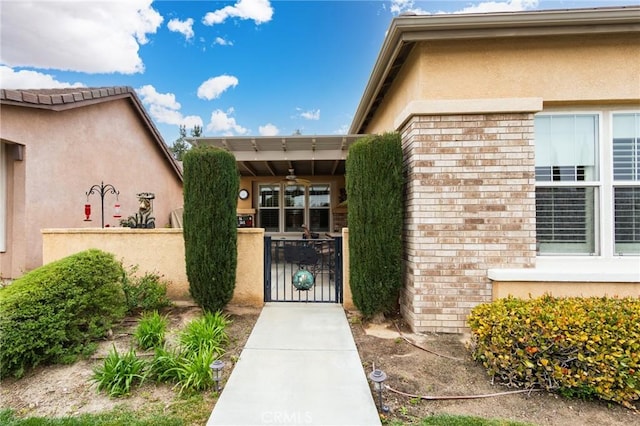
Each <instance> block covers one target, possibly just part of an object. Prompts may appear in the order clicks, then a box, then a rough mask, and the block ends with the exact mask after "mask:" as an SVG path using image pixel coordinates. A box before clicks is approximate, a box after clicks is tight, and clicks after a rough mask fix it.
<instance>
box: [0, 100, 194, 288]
mask: <svg viewBox="0 0 640 426" xmlns="http://www.w3.org/2000/svg"><path fill="white" fill-rule="evenodd" d="M1 137H2V139H3V141H7V142H12V143H19V144H22V145H24V146H25V149H24V159H23V161H20V162H15V163H14V164H15V165H16V166H17V167H18V168H23V172H24V174H23V175H20V174H18V175H17V179H14V180H13V181H12V185H13V186H12V188H10V190H11V191H12V194H13V198H11V199H9V201H8V204H9V205H10V206H12V208H13V210H14V212H18V211H23V212H24V214H22V215H21V216H18V217H15V216H14V217H13V218H12V226H11V229H8V232H9V233H10V235H9V237H8V238H9V239H10V241H8V242H9V243H10V246H9V247H11V250H10V251H8V252H7V253H3V254H1V255H0V256H2V257H10V256H13V255H14V253H15V254H16V255H18V256H19V254H20V253H22V252H23V253H25V255H24V260H20V259H19V258H18V259H9V260H7V261H5V259H3V260H2V262H1V265H2V270H0V273H1V274H2V276H4V277H16V276H19V275H21V274H22V273H24V272H25V271H28V270H30V269H33V268H35V267H38V266H40V265H41V264H42V237H41V235H40V230H41V229H44V228H90V227H100V208H101V206H100V197H99V195H95V194H94V195H92V196H90V197H89V204H91V205H92V222H84V221H83V220H84V214H83V212H84V204H85V203H86V202H87V197H86V195H85V193H86V192H87V191H88V190H89V188H90V187H91V186H92V185H94V184H98V185H99V184H100V183H101V182H104V183H105V184H112V185H114V186H115V187H116V189H117V190H119V191H120V195H119V204H120V205H121V211H122V216H123V217H125V218H126V217H127V216H129V215H132V214H134V213H135V212H136V211H137V210H138V201H137V197H136V194H137V193H140V192H153V193H155V196H156V199H155V200H154V216H155V218H156V227H164V226H166V225H167V224H168V223H169V213H170V212H171V210H173V209H176V208H179V207H181V206H182V204H183V203H182V182H181V180H180V178H179V176H178V175H177V174H176V173H175V171H174V170H173V169H172V168H171V166H170V164H169V162H168V160H167V159H166V157H164V156H163V154H162V152H161V150H160V148H159V147H158V146H157V144H156V142H155V140H154V139H153V138H152V134H151V133H150V131H149V129H148V128H147V127H144V126H143V123H142V121H141V118H140V116H139V114H138V112H137V111H136V110H135V109H134V107H133V105H132V104H131V101H130V100H129V99H119V100H114V101H108V102H102V103H96V104H94V105H90V106H84V107H81V108H74V109H70V110H66V111H60V112H55V111H49V110H41V109H37V108H23V107H16V106H11V105H3V106H2V124H1ZM115 203H116V199H115V196H114V195H112V194H107V195H106V197H105V223H106V224H108V225H111V226H116V225H118V219H116V218H114V217H113V214H114V211H113V207H114V204H115ZM7 268H8V269H7Z"/></svg>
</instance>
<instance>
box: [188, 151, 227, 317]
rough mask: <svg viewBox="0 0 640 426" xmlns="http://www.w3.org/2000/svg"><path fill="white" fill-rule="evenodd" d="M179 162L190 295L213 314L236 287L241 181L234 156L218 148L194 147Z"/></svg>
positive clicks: (222, 305)
mask: <svg viewBox="0 0 640 426" xmlns="http://www.w3.org/2000/svg"><path fill="white" fill-rule="evenodd" d="M183 160H184V214H183V231H184V245H185V259H186V269H187V277H188V279H189V292H190V293H191V296H192V297H193V298H194V300H195V301H196V303H198V304H199V305H200V306H201V307H202V308H203V309H204V310H206V311H211V312H215V311H218V310H221V309H222V308H224V306H225V305H226V304H227V303H229V301H230V300H231V298H232V297H233V291H234V289H235V285H236V266H237V263H238V249H237V246H238V242H237V236H238V230H237V224H238V223H237V218H236V206H237V202H238V189H239V187H240V176H239V175H238V170H237V167H236V159H235V157H234V156H233V154H231V153H230V152H228V151H225V150H223V149H219V148H214V147H196V148H193V149H191V150H189V151H187V152H186V153H185V154H184V157H183Z"/></svg>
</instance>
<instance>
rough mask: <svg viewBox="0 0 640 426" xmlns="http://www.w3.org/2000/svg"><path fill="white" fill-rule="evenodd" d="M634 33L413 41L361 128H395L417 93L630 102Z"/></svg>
mask: <svg viewBox="0 0 640 426" xmlns="http://www.w3.org/2000/svg"><path fill="white" fill-rule="evenodd" d="M638 75H640V39H638V37H634V36H630V35H629V34H601V35H597V36H589V35H581V36H568V37H559V36H555V37H546V38H545V37H537V38H517V39H512V38H510V39H489V40H487V39H480V40H432V41H423V42H420V43H417V44H416V46H415V47H414V48H413V51H412V52H411V55H410V57H409V59H408V60H407V62H406V63H405V65H404V68H403V70H402V71H401V72H400V74H399V75H398V77H397V78H396V79H395V82H394V84H393V86H392V88H391V89H390V90H389V92H388V94H387V95H386V97H385V99H384V101H383V102H382V104H381V106H380V107H379V109H378V112H377V114H376V115H375V117H374V119H373V120H372V122H371V124H370V125H369V127H368V128H367V133H382V132H384V131H389V130H394V129H397V127H398V126H397V125H396V124H395V122H396V120H398V119H399V117H400V116H401V115H402V112H403V111H404V110H405V109H406V107H407V105H409V104H410V103H411V102H414V101H422V100H430V101H436V100H469V99H501V98H531V97H534V98H541V99H543V100H544V104H545V106H548V105H566V104H577V105H590V104H594V103H606V104H610V103H618V104H624V103H636V104H637V102H638V99H640V84H638Z"/></svg>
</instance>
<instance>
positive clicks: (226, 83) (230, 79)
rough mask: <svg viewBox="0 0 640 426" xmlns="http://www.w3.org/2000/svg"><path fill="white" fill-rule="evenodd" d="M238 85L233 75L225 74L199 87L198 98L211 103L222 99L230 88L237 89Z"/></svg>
mask: <svg viewBox="0 0 640 426" xmlns="http://www.w3.org/2000/svg"><path fill="white" fill-rule="evenodd" d="M237 85H238V79H237V78H236V77H234V76H232V75H226V74H223V75H219V76H217V77H212V78H210V79H209V80H207V81H205V82H204V83H202V84H201V85H200V87H198V97H199V98H200V99H206V100H208V101H210V100H211V99H216V98H218V97H220V95H222V93H223V92H224V91H225V90H227V89H228V88H229V87H236V86H237Z"/></svg>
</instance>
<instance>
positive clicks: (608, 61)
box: [364, 34, 640, 333]
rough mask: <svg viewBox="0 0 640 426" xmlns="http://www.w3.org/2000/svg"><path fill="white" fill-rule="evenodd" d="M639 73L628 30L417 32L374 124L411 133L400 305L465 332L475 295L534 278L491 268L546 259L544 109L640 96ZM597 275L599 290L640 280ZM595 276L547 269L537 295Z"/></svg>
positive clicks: (412, 314)
mask: <svg viewBox="0 0 640 426" xmlns="http://www.w3.org/2000/svg"><path fill="white" fill-rule="evenodd" d="M638 75H640V39H638V38H637V37H632V36H630V35H629V34H600V35H597V36H591V35H582V36H573V35H571V36H554V37H537V38H528V37H523V38H508V39H491V38H489V39H482V40H480V39H478V40H468V39H464V40H429V41H421V42H417V43H416V45H415V46H414V48H413V50H412V51H411V53H410V55H409V57H408V58H407V60H406V61H405V62H404V64H403V68H402V69H401V70H400V72H399V73H398V75H397V76H396V77H395V79H394V82H393V84H392V85H391V87H390V88H389V90H388V92H387V93H386V95H385V97H384V99H383V100H382V102H381V103H380V105H379V106H378V108H377V110H376V112H375V114H374V115H373V117H372V118H371V121H370V122H369V124H368V126H367V128H366V129H365V131H364V132H365V133H383V132H386V131H399V132H400V133H401V138H402V146H403V152H404V158H405V170H406V176H407V177H406V200H405V202H406V213H405V214H406V216H405V225H404V243H405V260H404V276H405V287H404V289H403V290H402V294H401V310H402V314H403V316H404V317H405V319H406V320H407V322H408V323H409V324H410V325H411V327H412V328H413V329H414V330H415V331H435V332H453V333H458V332H463V331H466V330H467V328H466V318H467V315H468V313H469V312H470V310H471V309H472V308H473V307H474V306H475V305H477V304H479V303H482V302H489V301H491V300H493V299H494V298H496V297H503V296H505V295H508V294H516V295H522V294H523V291H525V289H528V290H531V289H532V288H533V286H534V283H533V282H528V283H524V284H522V283H519V282H518V280H513V279H512V280H506V281H504V280H503V281H500V280H498V281H494V280H492V279H490V278H489V273H488V272H489V271H490V270H494V271H496V270H502V269H509V270H512V271H514V270H515V271H517V270H523V269H526V268H535V267H536V263H537V258H536V235H535V215H536V211H535V208H536V206H535V147H534V129H533V124H534V122H533V119H534V115H535V113H538V112H540V111H542V110H544V109H545V108H554V107H555V108H557V107H566V106H570V107H572V108H574V107H575V108H581V107H582V108H584V107H590V106H593V105H615V106H625V105H626V106H629V105H640V85H639V84H638ZM626 260H630V261H631V262H633V259H626ZM627 263H628V262H627ZM557 281H560V280H557ZM596 284H597V285H594V286H591V288H590V290H589V292H588V293H589V294H592V293H593V292H594V291H595V293H597V294H598V295H603V294H605V293H606V294H614V293H615V292H618V291H622V289H624V293H620V294H621V295H622V294H628V293H629V292H631V293H634V292H637V288H638V287H637V286H638V283H631V286H626V285H624V286H621V283H619V282H616V281H615V280H614V281H611V282H610V283H605V284H606V285H604V284H602V285H601V283H596ZM584 285H585V281H581V282H573V283H570V282H562V283H560V284H558V285H555V284H554V282H551V281H549V280H545V282H537V283H535V289H536V291H535V292H532V294H537V293H540V292H544V289H546V288H549V289H552V290H553V291H554V293H557V294H559V295H560V294H562V295H579V294H582V293H584V294H585V295H586V294H587V293H586V292H584V291H581V290H580V288H581V286H584ZM511 287H513V290H514V292H515V293H510V291H509V288H511ZM596 287H597V288H596Z"/></svg>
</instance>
